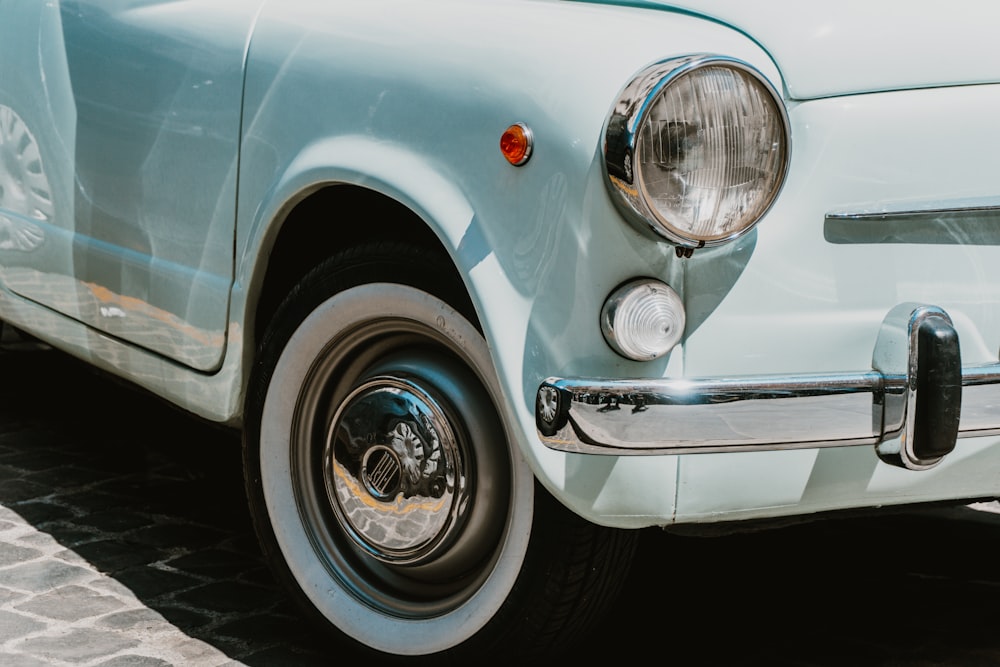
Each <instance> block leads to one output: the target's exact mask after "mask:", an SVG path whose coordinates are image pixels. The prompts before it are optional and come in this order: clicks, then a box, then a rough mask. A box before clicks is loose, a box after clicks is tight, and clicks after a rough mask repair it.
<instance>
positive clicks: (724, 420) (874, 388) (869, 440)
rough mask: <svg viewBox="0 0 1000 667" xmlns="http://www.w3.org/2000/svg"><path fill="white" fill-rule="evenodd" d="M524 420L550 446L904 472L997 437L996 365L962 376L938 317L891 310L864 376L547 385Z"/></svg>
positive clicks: (904, 308) (931, 311)
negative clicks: (812, 455)
mask: <svg viewBox="0 0 1000 667" xmlns="http://www.w3.org/2000/svg"><path fill="white" fill-rule="evenodd" d="M535 421H536V426H537V429H538V433H539V436H540V437H541V440H542V442H543V443H544V444H545V445H546V446H547V447H550V448H552V449H556V450H560V451H566V452H578V453H588V454H609V455H630V454H692V453H708V452H734V451H759V450H779V449H797V448H809V447H841V446H851V445H869V446H874V447H875V449H876V452H877V453H878V455H879V457H880V458H881V459H882V460H884V461H886V462H887V463H891V464H893V465H897V466H901V467H904V468H908V469H911V470H923V469H927V468H930V467H933V466H934V465H936V464H937V463H939V462H940V461H941V459H942V458H943V457H944V456H945V455H947V454H948V453H949V452H951V451H952V450H953V449H954V447H955V441H956V438H959V437H976V436H987V435H997V434H1000V364H989V365H985V366H978V367H962V364H961V354H960V350H959V341H958V334H957V332H956V331H955V329H954V327H953V326H952V322H951V318H950V317H949V316H948V314H947V313H946V312H945V311H944V310H942V309H941V308H938V307H935V306H928V305H921V304H901V305H899V306H897V307H895V308H893V309H892V310H891V311H890V312H889V314H888V315H886V317H885V319H884V320H883V322H882V327H881V329H880V330H879V334H878V338H877V340H876V343H875V349H874V351H873V355H872V369H871V370H868V371H862V372H855V373H826V374H813V375H773V376H751V377H732V378H729V377H720V378H696V379H687V378H683V379H670V378H664V379H635V380H630V379H581V378H549V379H548V380H546V381H545V382H543V383H542V384H541V386H540V387H539V389H538V394H537V398H536V404H535Z"/></svg>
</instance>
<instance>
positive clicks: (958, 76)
mask: <svg viewBox="0 0 1000 667" xmlns="http://www.w3.org/2000/svg"><path fill="white" fill-rule="evenodd" d="M610 3H611V4H628V5H630V6H637V5H639V6H647V7H654V6H655V7H665V8H670V9H674V10H678V11H682V12H684V13H687V14H694V15H698V16H702V17H705V18H709V19H712V20H715V21H718V22H721V23H724V24H726V25H729V26H731V27H733V28H735V29H736V30H739V31H740V32H743V33H745V34H746V35H748V36H749V37H750V38H751V39H753V40H754V41H756V42H757V43H758V44H760V45H761V47H762V48H764V49H765V50H766V51H767V52H768V53H769V54H770V55H771V57H772V58H773V59H774V61H775V64H776V65H777V66H778V68H779V69H780V70H781V73H782V76H783V77H784V84H785V87H786V91H787V94H788V96H789V97H790V98H792V99H812V98H818V97H832V96H837V95H849V94H854V93H870V92H877V91H884V90H900V89H908V88H928V87H935V86H953V85H963V84H980V83H996V82H998V81H1000V48H998V46H997V34H996V27H997V25H1000V3H995V2H986V1H983V0H951V1H950V2H936V3H918V4H914V3H913V2H912V0H877V1H873V0H837V1H836V2H826V3H822V4H820V3H817V2H803V1H802V0H758V1H757V2H748V1H747V0H640V2H636V1H635V0H623V1H622V2H615V1H614V0H610Z"/></svg>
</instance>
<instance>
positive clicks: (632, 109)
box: [604, 56, 789, 248]
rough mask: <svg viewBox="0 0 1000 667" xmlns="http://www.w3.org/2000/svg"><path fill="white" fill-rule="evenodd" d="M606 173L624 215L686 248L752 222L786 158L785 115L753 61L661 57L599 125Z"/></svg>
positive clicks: (767, 202) (773, 190)
mask: <svg viewBox="0 0 1000 667" xmlns="http://www.w3.org/2000/svg"><path fill="white" fill-rule="evenodd" d="M604 147H605V151H604V152H605V164H606V167H607V174H608V182H609V184H610V187H611V190H612V192H613V194H614V195H615V199H616V201H617V203H618V204H619V206H620V208H622V210H623V211H624V212H625V213H626V215H627V217H629V219H631V220H633V221H634V222H637V223H638V224H640V226H642V227H644V228H647V229H652V230H653V231H654V232H656V233H657V234H659V235H660V236H662V237H664V238H666V239H667V240H669V241H671V242H673V243H675V244H677V245H680V246H684V247H688V248H697V247H701V246H710V245H718V244H720V243H724V242H726V241H728V240H731V239H734V238H736V237H738V236H740V235H741V234H744V233H745V232H747V231H749V230H750V229H751V228H752V227H753V225H755V224H756V223H757V221H758V220H760V218H761V217H762V216H763V215H764V213H765V212H766V211H767V210H768V208H770V206H771V204H772V203H773V201H774V199H775V197H776V196H777V194H778V191H779V190H780V188H781V185H782V182H783V181H784V177H785V172H786V170H787V164H788V151H789V140H788V120H787V116H786V114H785V109H784V106H783V104H782V103H781V101H780V99H779V97H778V95H777V93H776V92H775V90H774V89H773V87H771V85H770V84H769V83H768V82H767V80H766V79H764V78H763V76H762V75H761V74H759V73H758V72H757V71H756V70H754V69H753V68H751V67H750V66H749V65H746V64H745V63H742V62H740V61H736V60H732V59H727V58H721V57H716V56H690V57H687V58H680V59H674V60H669V61H665V62H662V63H657V64H656V65H653V66H651V67H649V68H647V69H646V70H643V72H640V73H639V75H638V76H637V77H636V78H635V79H634V80H633V81H632V82H631V83H630V84H629V85H628V86H626V88H625V89H624V91H623V92H622V95H621V97H620V99H619V100H618V103H617V104H616V105H615V107H614V109H613V110H612V113H611V116H610V117H609V119H608V123H607V125H606V129H605V145H604Z"/></svg>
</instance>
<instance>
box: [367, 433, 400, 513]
mask: <svg viewBox="0 0 1000 667" xmlns="http://www.w3.org/2000/svg"><path fill="white" fill-rule="evenodd" d="M402 471H403V466H402V464H400V462H399V457H397V456H396V453H395V452H393V451H392V450H391V449H389V448H388V447H384V446H381V445H379V446H376V447H372V448H371V449H369V450H368V451H367V452H365V457H364V460H363V461H362V463H361V479H362V480H363V481H364V484H365V488H366V489H368V493H370V494H372V496H374V497H375V498H377V499H379V500H391V499H392V498H394V497H395V496H396V495H397V494H398V493H399V489H400V481H401V479H402Z"/></svg>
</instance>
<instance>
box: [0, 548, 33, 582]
mask: <svg viewBox="0 0 1000 667" xmlns="http://www.w3.org/2000/svg"><path fill="white" fill-rule="evenodd" d="M41 555H42V552H41V551H39V550H38V549H31V548H29V547H21V546H17V545H15V544H10V543H7V542H0V568H3V567H7V566H8V565H14V564H15V563H23V562H25V561H29V560H34V559H36V558H39V557H40V556H41ZM2 581H4V573H3V570H0V582H2Z"/></svg>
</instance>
